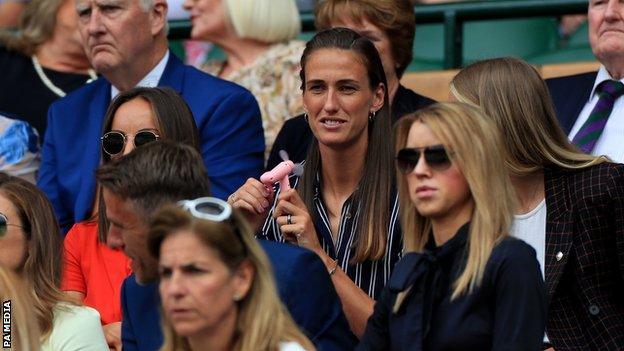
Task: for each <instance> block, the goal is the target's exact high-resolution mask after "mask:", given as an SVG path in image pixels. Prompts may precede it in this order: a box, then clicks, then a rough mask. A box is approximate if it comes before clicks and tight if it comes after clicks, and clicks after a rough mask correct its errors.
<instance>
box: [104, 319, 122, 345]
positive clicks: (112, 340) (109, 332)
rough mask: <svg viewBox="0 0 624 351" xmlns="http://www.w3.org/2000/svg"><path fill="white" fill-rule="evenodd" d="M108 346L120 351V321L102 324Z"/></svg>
mask: <svg viewBox="0 0 624 351" xmlns="http://www.w3.org/2000/svg"><path fill="white" fill-rule="evenodd" d="M102 329H104V337H105V338H106V343H108V347H109V349H110V350H113V351H121V322H114V323H109V324H107V325H104V326H102Z"/></svg>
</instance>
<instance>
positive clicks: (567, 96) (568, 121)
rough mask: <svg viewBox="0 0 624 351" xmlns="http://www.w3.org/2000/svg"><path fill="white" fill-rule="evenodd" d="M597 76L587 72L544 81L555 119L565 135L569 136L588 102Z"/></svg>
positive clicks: (595, 73)
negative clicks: (551, 101) (552, 104)
mask: <svg viewBox="0 0 624 351" xmlns="http://www.w3.org/2000/svg"><path fill="white" fill-rule="evenodd" d="M597 74H598V72H588V73H581V74H576V75H573V76H566V77H559V78H551V79H547V80H546V84H547V85H548V90H549V91H550V96H551V97H552V100H553V103H554V105H555V112H556V113H557V119H559V123H560V124H561V128H562V129H563V131H564V132H565V133H566V134H570V130H571V129H572V127H573V126H574V122H576V119H577V118H578V115H579V114H580V113H581V110H583V107H585V104H586V103H587V101H588V100H589V94H590V93H591V91H592V89H593V88H594V82H595V81H596V75H597Z"/></svg>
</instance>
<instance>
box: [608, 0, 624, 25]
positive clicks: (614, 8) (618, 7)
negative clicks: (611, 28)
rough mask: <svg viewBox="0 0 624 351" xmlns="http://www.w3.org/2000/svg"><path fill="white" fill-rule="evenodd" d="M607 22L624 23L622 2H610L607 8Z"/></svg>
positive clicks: (616, 0)
mask: <svg viewBox="0 0 624 351" xmlns="http://www.w3.org/2000/svg"><path fill="white" fill-rule="evenodd" d="M605 20H607V21H622V20H623V18H622V4H620V0H608V1H607V8H606V9H605Z"/></svg>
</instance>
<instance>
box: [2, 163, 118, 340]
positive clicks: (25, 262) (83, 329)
mask: <svg viewBox="0 0 624 351" xmlns="http://www.w3.org/2000/svg"><path fill="white" fill-rule="evenodd" d="M61 262H62V251H61V233H60V232H59V227H58V224H57V222H56V218H55V216H54V209H53V208H52V205H51V204H50V202H49V201H48V199H47V198H46V196H45V194H44V193H43V192H42V191H41V190H39V189H38V188H37V187H36V186H35V185H34V184H31V183H29V182H27V181H25V180H23V179H20V178H17V177H13V176H9V175H7V174H4V173H0V264H2V265H4V266H5V267H7V268H8V269H11V270H13V271H14V272H16V273H17V274H18V275H19V276H20V277H21V278H22V279H23V281H24V284H25V286H26V289H27V291H28V292H29V293H30V295H31V296H32V306H31V307H32V308H33V310H34V313H35V317H36V320H37V324H38V326H39V330H40V332H41V339H40V342H41V350H42V351H74V350H75V351H78V350H90V351H100V350H101V351H108V350H109V348H108V346H107V345H106V340H105V339H104V334H103V333H102V328H101V327H100V315H99V313H98V312H97V311H96V310H94V309H92V308H89V307H84V306H79V305H77V304H75V303H73V302H72V301H70V300H69V299H68V298H67V297H66V296H65V295H64V294H63V293H62V292H61V291H60V289H59V285H60V281H61Z"/></svg>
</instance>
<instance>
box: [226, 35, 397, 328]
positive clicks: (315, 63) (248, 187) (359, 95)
mask: <svg viewBox="0 0 624 351" xmlns="http://www.w3.org/2000/svg"><path fill="white" fill-rule="evenodd" d="M301 67H302V69H301V81H302V82H303V84H302V89H303V104H304V109H305V111H306V119H307V121H308V124H309V125H310V129H311V130H312V133H313V134H314V140H313V142H312V144H311V146H310V149H309V152H308V155H307V158H306V160H305V161H304V162H303V172H302V174H300V175H294V176H291V178H290V186H292V187H293V189H286V187H276V190H275V191H272V189H270V188H267V187H266V185H265V184H263V183H262V182H260V181H259V180H256V179H249V180H248V181H247V182H246V183H245V184H244V185H243V186H242V187H241V188H239V189H238V190H237V191H236V192H235V193H234V194H232V195H231V196H230V198H229V202H230V203H231V204H232V205H233V206H234V207H237V208H239V209H242V210H243V211H244V212H245V213H246V214H247V217H248V218H249V219H250V220H251V222H252V223H254V225H255V226H256V230H257V231H258V232H259V234H258V236H259V237H260V238H263V239H267V240H274V241H288V242H291V243H293V244H295V245H299V246H302V247H305V248H308V249H310V250H312V251H314V252H315V253H317V254H318V255H319V257H320V258H321V259H322V260H323V262H324V263H325V265H326V266H327V271H328V273H329V274H330V275H331V278H332V281H333V283H334V286H335V288H336V291H337V292H338V295H339V296H340V299H341V301H342V304H343V309H344V312H345V315H346V316H347V319H348V321H349V324H350V326H351V329H352V331H353V332H354V333H355V334H356V335H358V336H359V335H361V334H362V333H363V331H364V328H365V326H366V321H367V319H368V317H369V316H370V315H371V313H372V311H373V305H374V303H375V299H377V298H378V297H379V294H380V292H381V289H382V288H383V286H384V285H385V283H386V281H387V280H388V279H389V277H390V274H391V273H392V268H393V267H394V264H395V263H396V262H397V261H398V260H399V258H400V256H401V251H402V246H403V240H402V233H401V228H400V225H399V223H398V201H397V197H396V191H395V188H394V185H393V179H394V173H393V169H394V168H393V166H392V164H393V160H392V149H391V148H392V145H391V143H389V142H388V140H389V138H390V135H391V132H390V124H391V122H390V109H389V104H388V95H387V82H386V76H385V74H384V70H383V66H382V63H381V60H380V58H379V55H378V52H377V50H376V49H375V46H374V45H373V43H372V42H371V41H369V40H368V39H366V38H364V37H362V36H360V35H359V34H357V33H356V32H354V31H352V30H350V29H346V28H334V29H329V30H325V31H322V32H319V33H318V34H317V35H315V36H314V38H312V40H310V41H309V42H308V43H307V45H306V48H305V50H304V53H303V56H302V58H301ZM278 167H279V166H278ZM295 168H296V167H295ZM295 173H299V172H295ZM263 223H264V224H263Z"/></svg>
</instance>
